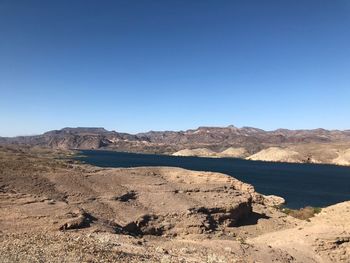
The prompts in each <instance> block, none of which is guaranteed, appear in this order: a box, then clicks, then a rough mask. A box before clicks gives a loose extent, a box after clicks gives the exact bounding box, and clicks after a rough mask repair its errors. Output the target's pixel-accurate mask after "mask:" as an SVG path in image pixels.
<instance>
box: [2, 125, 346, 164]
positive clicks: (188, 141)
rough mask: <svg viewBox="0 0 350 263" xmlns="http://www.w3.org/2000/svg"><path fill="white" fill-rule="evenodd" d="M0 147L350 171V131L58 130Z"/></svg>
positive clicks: (12, 140)
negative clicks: (317, 166) (348, 167)
mask: <svg viewBox="0 0 350 263" xmlns="http://www.w3.org/2000/svg"><path fill="white" fill-rule="evenodd" d="M0 145H14V146H21V147H25V146H30V147H41V148H48V149H53V150H56V149H61V150H70V149H101V150H113V151H121V152H136V153H156V154H166V155H175V156H199V157H214V158H221V157H225V158H241V159H249V160H257V161H270V162H293V163H325V164H335V165H350V131H349V130H344V131H340V130H325V129H314V130H287V129H278V130H274V131H265V130H261V129H257V128H252V127H242V128H237V127H235V126H232V125H230V126H228V127H199V128H197V129H192V130H186V131H150V132H146V133H138V134H128V133H121V132H116V131H108V130H106V129H104V128H84V127H83V128H63V129H61V130H54V131H49V132H46V133H44V134H41V135H36V136H20V137H10V138H5V137H0Z"/></svg>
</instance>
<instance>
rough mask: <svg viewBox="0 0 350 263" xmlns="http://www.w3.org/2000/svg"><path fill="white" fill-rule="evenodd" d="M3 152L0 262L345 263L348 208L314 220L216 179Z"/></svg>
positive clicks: (49, 154) (48, 153)
mask: <svg viewBox="0 0 350 263" xmlns="http://www.w3.org/2000/svg"><path fill="white" fill-rule="evenodd" d="M70 154H72V153H71V152H67V151H52V150H47V149H39V148H37V149H29V148H28V149H26V148H21V149H18V148H13V147H11V148H9V147H7V148H4V147H0V217H1V220H0V227H1V231H0V258H1V262H34V261H35V262H37V261H40V262H303V263H307V262H348V259H349V256H350V225H349V224H348V220H347V219H348V218H349V217H350V204H349V202H345V203H342V204H338V205H335V206H331V207H329V208H326V209H323V210H322V212H321V213H320V214H318V215H317V216H316V217H314V218H311V220H310V222H307V221H304V220H299V219H296V218H293V217H290V216H288V215H286V214H285V213H282V212H281V211H280V210H279V209H276V208H275V206H276V205H278V204H280V203H281V202H282V201H283V200H282V199H280V198H278V197H274V196H271V197H265V196H263V195H260V194H259V193H257V192H256V191H255V190H254V188H253V187H252V186H251V185H249V184H246V183H243V182H240V181H238V180H236V179H234V178H232V177H229V176H226V175H224V174H219V173H211V172H194V171H189V170H184V169H180V168H167V167H149V168H132V169H107V168H103V169H102V168H98V167H94V166H90V165H84V164H80V163H77V162H75V161H72V160H70V159H67V158H66V157H69V156H70Z"/></svg>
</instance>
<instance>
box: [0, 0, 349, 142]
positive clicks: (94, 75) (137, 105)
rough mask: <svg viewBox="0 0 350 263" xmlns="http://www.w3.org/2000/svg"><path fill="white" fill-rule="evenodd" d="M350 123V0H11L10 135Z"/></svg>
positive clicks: (2, 16) (5, 124) (5, 59)
mask: <svg viewBox="0 0 350 263" xmlns="http://www.w3.org/2000/svg"><path fill="white" fill-rule="evenodd" d="M349 120H350V1H348V0H338V1H337V0H328V1H323V0H315V1H311V0H303V1H301V0H300V1H294V0H290V1H288V0H285V1H280V0H275V1H268V0H264V1H261V0H256V1H249V0H242V1H234V0H230V1H224V0H219V1H217V0H212V1H205V0H203V1H199V0H192V1H190V0H173V1H166V0H158V1H154V0H138V1H137V0H133V1H129V0H125V1H107V0H105V1H97V0H95V1H91V0H82V1H77V0H74V1H72V0H69V1H64V0H59V1H44V0H41V1H33V0H23V1H18V0H0V136H12V135H25V134H37V133H41V132H43V131H47V130H51V129H59V128H62V127H65V126H72V127H76V126H103V127H105V128H107V129H115V130H117V131H124V132H131V133H135V132H140V131H147V130H173V129H174V130H181V129H188V128H195V127H197V126H201V125H215V126H226V125H229V124H234V125H236V126H239V127H241V126H255V127H259V128H263V129H267V130H271V129H276V128H280V127H283V128H291V129H297V128H317V127H323V128H328V129H349V128H350V123H349Z"/></svg>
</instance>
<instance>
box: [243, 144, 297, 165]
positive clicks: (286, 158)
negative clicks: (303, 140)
mask: <svg viewBox="0 0 350 263" xmlns="http://www.w3.org/2000/svg"><path fill="white" fill-rule="evenodd" d="M247 159H248V160H253V161H257V160H259V161H270V162H301V160H300V157H299V153H298V152H295V151H292V150H290V149H283V148H279V147H270V148H267V149H264V150H261V151H260V152H257V153H255V154H253V155H251V156H249V157H248V158H247Z"/></svg>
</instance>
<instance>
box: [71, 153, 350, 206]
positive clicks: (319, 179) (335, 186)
mask: <svg viewBox="0 0 350 263" xmlns="http://www.w3.org/2000/svg"><path fill="white" fill-rule="evenodd" d="M81 153H82V154H83V156H79V157H76V159H78V160H80V161H83V162H85V163H89V164H92V165H95V166H100V167H120V168H121V167H141V166H172V167H181V168H185V169H189V170H196V171H211V172H220V173H224V174H227V175H230V176H233V177H235V178H237V179H239V180H241V181H243V182H246V183H249V184H252V185H253V186H254V187H255V189H256V191H257V192H259V193H262V194H265V195H269V194H274V195H278V196H282V197H283V198H285V199H286V201H287V204H286V206H287V207H289V208H301V207H305V206H308V205H309V206H315V207H325V206H328V205H332V204H335V203H339V202H342V201H347V200H350V167H342V166H335V165H320V164H292V163H272V162H259V161H248V160H241V159H233V158H201V157H178V156H166V155H154V154H135V153H121V152H113V151H100V150H98V151H94V150H84V151H81Z"/></svg>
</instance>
